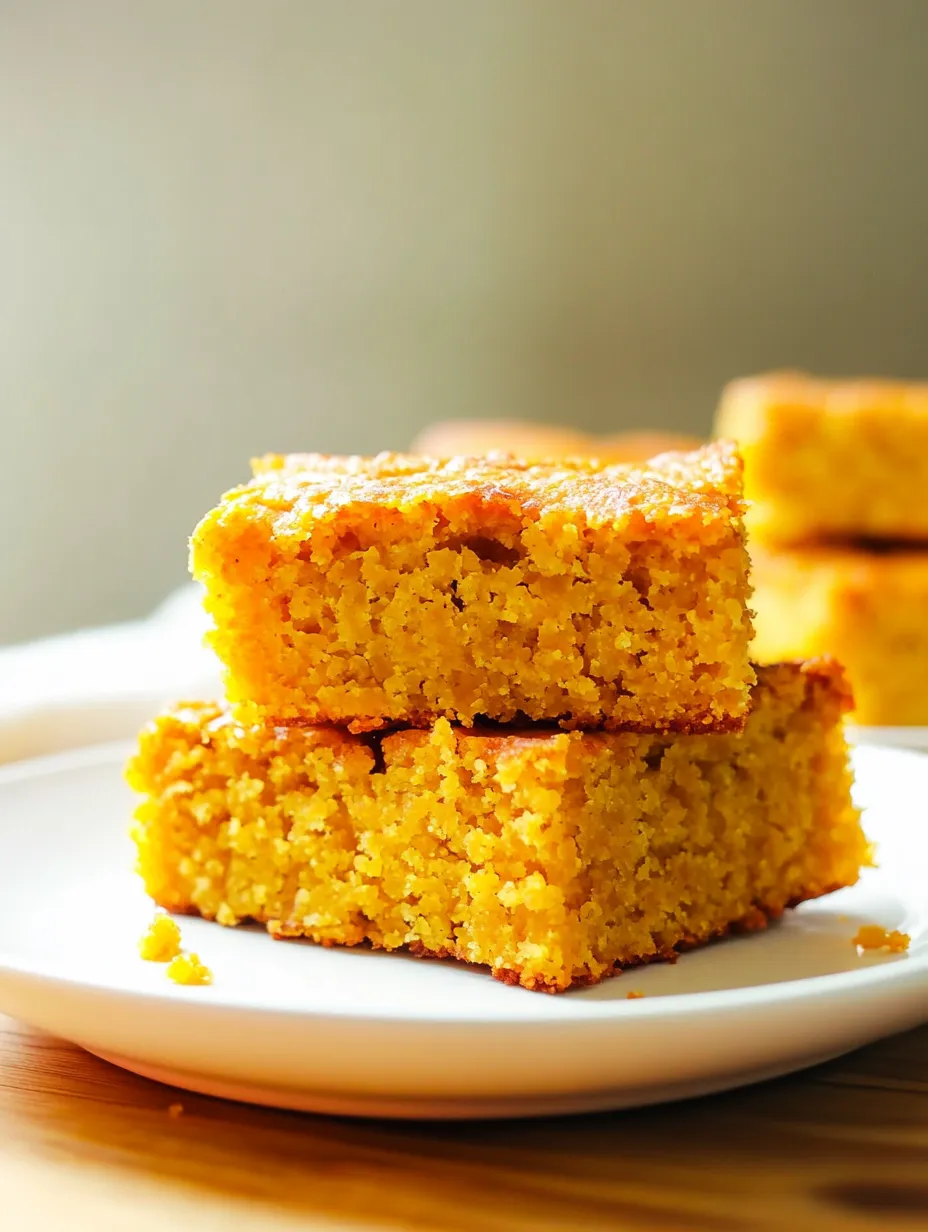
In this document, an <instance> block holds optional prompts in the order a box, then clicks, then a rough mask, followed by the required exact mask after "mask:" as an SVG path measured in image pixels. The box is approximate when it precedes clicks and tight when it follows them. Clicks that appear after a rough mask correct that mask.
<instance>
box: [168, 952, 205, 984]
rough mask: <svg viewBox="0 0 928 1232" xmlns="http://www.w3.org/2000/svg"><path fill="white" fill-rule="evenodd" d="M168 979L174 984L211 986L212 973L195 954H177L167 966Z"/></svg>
mask: <svg viewBox="0 0 928 1232" xmlns="http://www.w3.org/2000/svg"><path fill="white" fill-rule="evenodd" d="M167 974H168V979H169V980H173V981H174V983H175V984H212V982H213V973H212V971H210V969H209V967H207V966H205V965H204V964H203V963H201V962H200V959H199V956H198V955H197V954H178V955H177V956H176V957H175V958H172V959H171V961H170V963H169V964H168V972H167Z"/></svg>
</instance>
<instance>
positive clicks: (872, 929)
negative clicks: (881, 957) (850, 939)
mask: <svg viewBox="0 0 928 1232" xmlns="http://www.w3.org/2000/svg"><path fill="white" fill-rule="evenodd" d="M911 940H912V938H911V937H910V936H909V934H908V933H901V932H899V931H898V929H895V928H894V929H892V930H890V931H887V930H886V929H885V928H883V926H882V925H881V924H863V925H861V927H860V928H859V929H858V930H857V935H856V936H855V938H854V944H855V945H856V946H857V948H858V949H859V950H889V952H890V954H904V953H905V951H906V950H907V949H908V948H909V943H910V941H911Z"/></svg>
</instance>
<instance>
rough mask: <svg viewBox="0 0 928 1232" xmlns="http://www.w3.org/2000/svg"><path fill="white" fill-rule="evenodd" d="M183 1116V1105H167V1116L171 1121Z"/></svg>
mask: <svg viewBox="0 0 928 1232" xmlns="http://www.w3.org/2000/svg"><path fill="white" fill-rule="evenodd" d="M183 1115H184V1105H183V1104H168V1116H169V1117H170V1118H171V1120H173V1121H176V1120H177V1119H178V1117H182V1116H183Z"/></svg>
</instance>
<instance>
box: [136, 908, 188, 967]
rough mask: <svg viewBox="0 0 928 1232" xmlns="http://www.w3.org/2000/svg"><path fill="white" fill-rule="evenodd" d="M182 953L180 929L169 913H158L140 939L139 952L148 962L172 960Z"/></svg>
mask: <svg viewBox="0 0 928 1232" xmlns="http://www.w3.org/2000/svg"><path fill="white" fill-rule="evenodd" d="M179 953H180V929H179V928H178V927H177V925H176V924H175V923H174V921H173V920H172V919H171V917H170V916H168V915H156V916H155V918H154V919H153V920H152V922H151V924H149V926H148V929H147V930H146V932H145V935H144V936H143V937H142V939H141V940H140V941H139V954H140V955H141V956H142V958H144V959H145V960H146V961H147V962H159V963H165V962H170V961H171V959H172V958H175V957H176V956H177V955H178V954H179Z"/></svg>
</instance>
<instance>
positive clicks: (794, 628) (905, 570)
mask: <svg viewBox="0 0 928 1232" xmlns="http://www.w3.org/2000/svg"><path fill="white" fill-rule="evenodd" d="M754 579H755V584H756V588H757V589H756V594H755V598H754V602H755V606H756V608H757V617H756V624H757V640H756V642H755V644H754V653H755V655H756V656H757V658H758V659H760V660H761V661H767V662H772V661H775V660H777V659H780V658H783V657H785V656H788V655H796V656H804V655H816V654H822V653H824V652H826V651H827V652H828V653H830V654H834V655H835V656H836V657H837V658H838V659H840V661H841V662H842V663H843V664H844V665H845V667H846V668H847V672H848V675H849V677H850V681H851V684H852V686H853V690H854V697H855V700H856V711H855V714H854V720H855V722H857V723H861V724H868V725H869V724H872V725H875V726H897V725H898V726H905V725H907V724H916V725H918V724H928V552H914V551H905V550H901V549H899V548H895V549H889V548H886V549H884V550H882V551H876V550H874V549H872V548H871V549H870V550H866V551H865V550H861V549H855V548H831V547H810V548H793V549H790V550H783V549H781V550H778V551H774V550H773V549H769V550H761V549H755V552H754Z"/></svg>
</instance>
